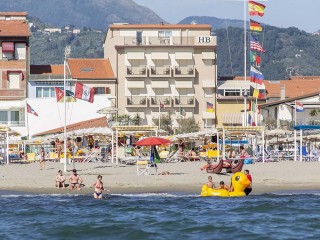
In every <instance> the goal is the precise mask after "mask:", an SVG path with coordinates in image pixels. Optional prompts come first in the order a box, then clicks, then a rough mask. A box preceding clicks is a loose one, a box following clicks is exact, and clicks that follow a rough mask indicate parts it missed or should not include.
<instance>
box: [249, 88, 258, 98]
mask: <svg viewBox="0 0 320 240" xmlns="http://www.w3.org/2000/svg"><path fill="white" fill-rule="evenodd" d="M250 96H252V97H255V98H258V97H259V90H258V89H256V88H254V87H252V86H250Z"/></svg>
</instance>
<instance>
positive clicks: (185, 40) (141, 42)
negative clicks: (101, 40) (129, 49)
mask: <svg viewBox="0 0 320 240" xmlns="http://www.w3.org/2000/svg"><path fill="white" fill-rule="evenodd" d="M120 41H121V40H119V41H118V42H120ZM123 44H124V45H129V46H147V45H157V46H159V45H160V46H161V45H167V46H170V45H171V46H179V45H187V46H195V45H201V46H203V45H205V46H215V45H217V38H216V36H198V37H164V38H159V37H141V38H137V37H124V38H123Z"/></svg>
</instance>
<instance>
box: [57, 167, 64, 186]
mask: <svg viewBox="0 0 320 240" xmlns="http://www.w3.org/2000/svg"><path fill="white" fill-rule="evenodd" d="M65 181H66V178H65V177H64V176H63V175H62V171H61V170H59V171H58V175H57V176H56V188H61V187H63V188H66V185H65Z"/></svg>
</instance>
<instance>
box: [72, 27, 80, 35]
mask: <svg viewBox="0 0 320 240" xmlns="http://www.w3.org/2000/svg"><path fill="white" fill-rule="evenodd" d="M80 32H81V30H80V29H79V28H75V29H73V30H72V33H73V34H79V33H80Z"/></svg>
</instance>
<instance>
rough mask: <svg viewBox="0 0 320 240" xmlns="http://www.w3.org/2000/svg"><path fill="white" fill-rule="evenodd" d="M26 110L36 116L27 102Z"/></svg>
mask: <svg viewBox="0 0 320 240" xmlns="http://www.w3.org/2000/svg"><path fill="white" fill-rule="evenodd" d="M27 112H28V113H31V114H33V115H35V116H37V117H38V113H37V112H36V111H35V110H34V109H33V108H32V107H31V106H30V105H29V104H28V103H27Z"/></svg>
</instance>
